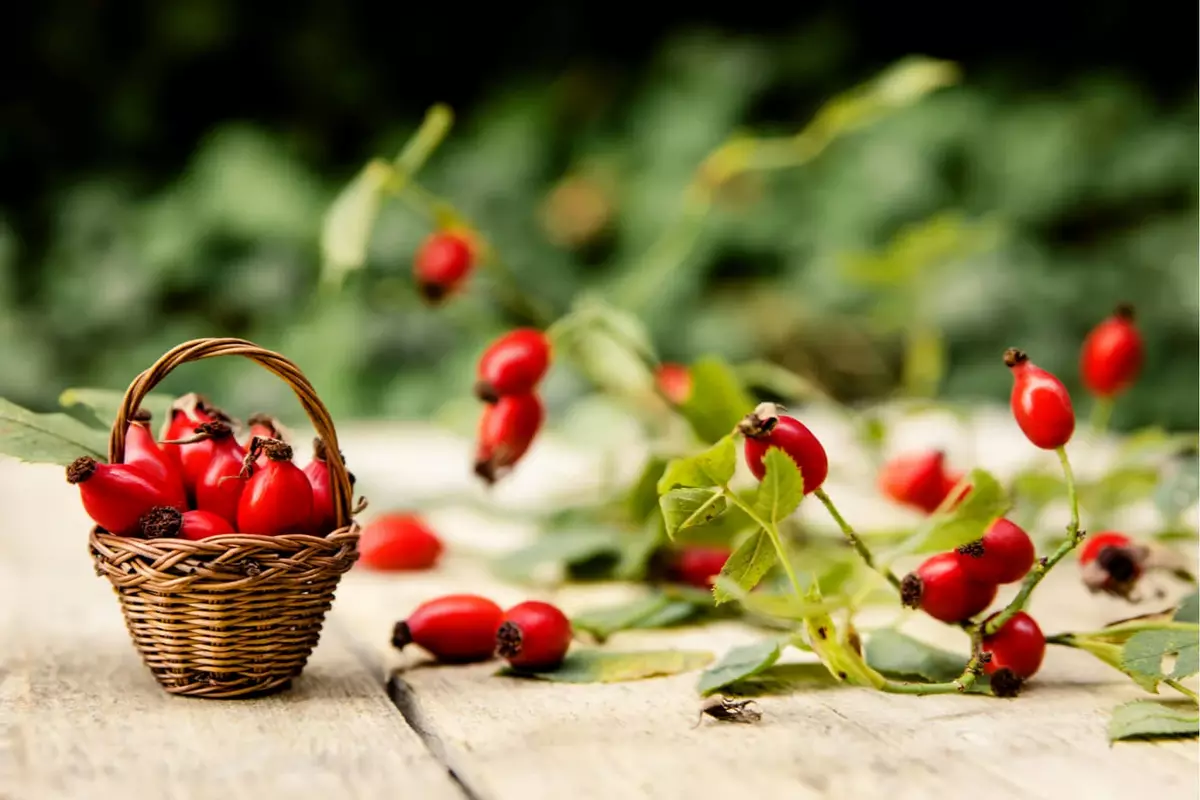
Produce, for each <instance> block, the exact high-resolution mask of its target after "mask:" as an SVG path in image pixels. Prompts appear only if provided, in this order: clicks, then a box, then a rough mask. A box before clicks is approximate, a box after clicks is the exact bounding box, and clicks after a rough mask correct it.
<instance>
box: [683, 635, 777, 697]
mask: <svg viewBox="0 0 1200 800" xmlns="http://www.w3.org/2000/svg"><path fill="white" fill-rule="evenodd" d="M781 652H782V650H781V648H780V646H779V642H778V641H776V640H774V639H767V640H765V641H762V642H755V643H754V644H747V645H742V646H741V647H735V648H733V649H732V650H730V651H729V652H728V653H726V654H725V655H724V656H723V657H722V658H721V660H720V661H718V662H717V663H716V664H713V665H712V666H711V667H709V668H708V669H706V670H705V671H704V673H703V674H701V676H700V683H699V684H698V685H697V686H696V689H697V690H698V691H699V692H700V694H702V695H709V694H712V693H713V692H715V691H717V690H718V689H721V688H723V687H724V686H727V685H729V684H730V683H733V682H734V681H739V680H742V679H744V678H748V677H750V676H751V675H755V674H757V673H759V672H762V671H763V670H764V669H766V668H767V667H770V666H771V665H772V664H774V663H775V662H776V661H778V660H779V654H780V653H781Z"/></svg>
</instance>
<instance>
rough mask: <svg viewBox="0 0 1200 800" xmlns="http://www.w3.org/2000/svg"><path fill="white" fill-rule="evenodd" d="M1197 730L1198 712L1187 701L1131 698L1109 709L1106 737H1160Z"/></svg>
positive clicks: (1113, 739) (1192, 734)
mask: <svg viewBox="0 0 1200 800" xmlns="http://www.w3.org/2000/svg"><path fill="white" fill-rule="evenodd" d="M1197 734H1200V714H1198V713H1197V709H1196V704H1195V703H1189V702H1186V701H1184V702H1174V703H1159V702H1155V701H1154V700H1134V701H1133V702H1131V703H1124V704H1123V705H1119V706H1117V707H1116V708H1114V709H1113V712H1112V719H1111V720H1109V723H1108V740H1109V741H1110V742H1116V741H1120V740H1123V739H1164V738H1177V737H1189V736H1196V735H1197Z"/></svg>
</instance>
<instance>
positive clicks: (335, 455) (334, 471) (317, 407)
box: [108, 338, 353, 528]
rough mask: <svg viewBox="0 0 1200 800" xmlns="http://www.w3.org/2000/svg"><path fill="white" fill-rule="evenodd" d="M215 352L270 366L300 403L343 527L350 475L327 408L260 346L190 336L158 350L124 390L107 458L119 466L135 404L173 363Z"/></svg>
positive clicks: (291, 367)
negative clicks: (321, 446)
mask: <svg viewBox="0 0 1200 800" xmlns="http://www.w3.org/2000/svg"><path fill="white" fill-rule="evenodd" d="M217 356H244V357H246V358H248V359H250V360H251V361H254V362H255V363H257V364H259V365H260V366H262V367H265V368H266V369H268V370H270V371H271V372H273V373H275V374H276V375H278V376H279V377H280V378H282V379H283V381H284V382H285V383H287V385H288V386H290V387H292V391H293V392H295V393H296V397H297V398H299V400H300V405H302V406H303V407H304V411H305V413H306V414H308V418H309V420H311V421H312V424H313V428H314V429H315V430H316V432H317V436H318V437H319V438H320V439H321V441H323V442H324V443H325V459H326V463H327V464H328V465H329V477H330V483H331V486H330V488H331V490H332V491H333V509H334V513H335V514H336V515H337V527H338V528H343V527H345V526H346V525H348V524H350V515H351V508H350V502H351V494H352V491H353V489H352V488H351V486H350V473H348V472H347V471H346V464H345V462H343V461H342V451H341V450H340V449H339V448H338V441H337V432H336V431H335V430H334V428H333V420H332V419H331V418H330V416H329V411H328V409H326V408H325V404H324V403H322V402H321V398H319V397H317V392H316V390H315V389H313V387H312V384H311V383H309V382H308V378H306V377H304V373H302V372H301V371H300V368H299V367H297V366H296V365H295V364H293V363H292V362H291V361H289V360H288V359H286V358H284V357H283V356H281V355H279V353H274V352H272V351H270V350H266V349H264V348H262V347H259V346H258V345H256V344H254V343H253V342H248V341H246V340H245V339H224V338H222V339H193V340H192V341H190V342H184V343H183V344H180V345H177V346H175V347H173V348H171V349H170V350H168V351H167V352H166V353H164V354H163V356H162V357H161V358H159V359H158V361H155V362H154V364H152V365H151V366H150V368H149V369H147V370H145V371H143V372H142V373H141V374H140V375H138V376H137V377H136V378H134V380H133V383H131V384H129V388H128V389H126V390H125V398H124V400H122V402H121V408H120V409H119V410H118V411H117V418H116V420H115V421H114V422H113V428H112V434H111V436H110V437H109V440H108V460H109V461H110V462H112V463H113V464H119V463H121V461H123V460H124V458H125V431H126V429H127V428H128V426H129V421H130V420H131V419H132V418H133V416H134V413H135V412H136V411H137V410H138V408H139V407H140V406H141V404H142V401H143V400H144V399H145V398H146V395H147V394H149V393H150V391H151V390H153V389H154V387H155V386H157V385H158V383H159V382H160V381H161V380H162V379H163V378H165V377H167V375H168V374H170V372H171V371H172V370H174V369H175V368H176V367H178V366H180V365H182V364H186V363H188V362H189V361H199V360H201V359H204V358H216V357H217Z"/></svg>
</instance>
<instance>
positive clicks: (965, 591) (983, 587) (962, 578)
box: [901, 552, 996, 622]
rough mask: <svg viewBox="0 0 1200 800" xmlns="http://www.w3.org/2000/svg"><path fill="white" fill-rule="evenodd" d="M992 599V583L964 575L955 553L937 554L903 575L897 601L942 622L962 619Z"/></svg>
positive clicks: (976, 612)
mask: <svg viewBox="0 0 1200 800" xmlns="http://www.w3.org/2000/svg"><path fill="white" fill-rule="evenodd" d="M994 599H996V584H994V583H979V582H977V581H973V580H971V579H970V578H968V577H967V573H966V571H964V570H963V568H962V564H961V563H959V559H958V554H957V553H953V552H951V553H938V554H937V555H935V556H931V557H929V558H928V559H926V560H925V562H924V563H923V564H921V566H919V567H917V569H916V570H915V571H913V572H910V573H909V574H908V575H907V576H905V578H904V580H903V582H902V583H901V600H902V601H903V603H904V605H906V606H908V607H909V608H920V609H921V610H922V611H924V612H925V613H926V614H928V615H929V616H931V617H933V618H934V619H938V620H941V621H942V622H962V621H963V620H965V619H970V618H971V617H973V616H975V615H976V614H978V613H979V612H980V611H983V610H984V609H985V608H987V607H988V606H989V605H991V603H992V600H994Z"/></svg>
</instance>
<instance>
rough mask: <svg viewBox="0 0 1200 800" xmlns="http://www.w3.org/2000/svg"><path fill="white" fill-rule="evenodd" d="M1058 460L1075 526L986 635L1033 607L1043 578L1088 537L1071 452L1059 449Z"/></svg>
mask: <svg viewBox="0 0 1200 800" xmlns="http://www.w3.org/2000/svg"><path fill="white" fill-rule="evenodd" d="M1058 460H1059V461H1060V462H1062V468H1063V477H1064V478H1065V479H1066V482H1067V499H1068V501H1069V502H1070V504H1071V524H1070V525H1068V526H1067V538H1066V540H1065V541H1063V543H1062V544H1060V545H1059V546H1058V549H1057V550H1055V551H1054V552H1053V553H1051V554H1050V555H1049V556H1048V557H1046V558H1042V559H1039V560H1038V561H1037V562H1036V563H1035V564H1034V565H1033V569H1031V570H1029V574H1028V575H1026V576H1025V580H1024V581H1023V582H1022V583H1021V591H1019V592H1017V596H1016V597H1014V598H1013V599H1012V602H1011V603H1009V604H1008V605H1007V606H1005V607H1004V610H1003V611H1001V612H1000V613H999V614H996V615H995V616H994V617H992V618H991V619H990V620H988V623H987V625H986V627H985V630H984V633H985V634H988V635H990V634H993V633H995V632H996V631H998V630H1000V628H1001V627H1003V625H1004V623H1006V622H1008V621H1009V620H1010V619H1012V618H1013V617H1014V616H1015V615H1016V614H1017V612H1019V611H1022V610H1024V608H1025V606H1026V605H1027V604H1028V603H1029V597H1030V595H1032V594H1033V590H1034V589H1036V588H1037V585H1038V584H1039V583H1041V582H1042V578H1044V577H1046V575H1047V573H1049V572H1050V570H1052V569H1054V565H1055V564H1057V563H1058V562H1060V561H1062V560H1063V559H1064V558H1065V557H1066V556H1067V554H1068V553H1070V552H1071V551H1072V550H1074V549H1075V548H1076V547H1078V546H1079V543H1080V542H1082V541H1083V537H1084V535H1085V534H1084V532H1083V531H1081V530H1079V496H1078V494H1077V493H1076V491H1075V473H1074V472H1073V471H1072V470H1071V462H1070V460H1068V459H1067V451H1066V449H1065V448H1063V447H1060V448H1058Z"/></svg>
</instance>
